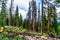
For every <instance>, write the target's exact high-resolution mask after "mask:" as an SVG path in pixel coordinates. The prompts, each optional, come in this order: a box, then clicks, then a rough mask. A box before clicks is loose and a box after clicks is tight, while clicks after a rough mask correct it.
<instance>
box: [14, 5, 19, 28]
mask: <svg viewBox="0 0 60 40" xmlns="http://www.w3.org/2000/svg"><path fill="white" fill-rule="evenodd" d="M15 22H16V27H19V13H18V6H17V7H16V11H15Z"/></svg>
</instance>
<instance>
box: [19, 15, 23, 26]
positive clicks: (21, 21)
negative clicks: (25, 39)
mask: <svg viewBox="0 0 60 40" xmlns="http://www.w3.org/2000/svg"><path fill="white" fill-rule="evenodd" d="M19 26H23V20H22V15H21V14H20V17H19Z"/></svg>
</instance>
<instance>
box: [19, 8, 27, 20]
mask: <svg viewBox="0 0 60 40" xmlns="http://www.w3.org/2000/svg"><path fill="white" fill-rule="evenodd" d="M20 14H21V15H22V17H23V19H24V18H26V14H27V12H26V11H24V10H21V9H19V15H20Z"/></svg>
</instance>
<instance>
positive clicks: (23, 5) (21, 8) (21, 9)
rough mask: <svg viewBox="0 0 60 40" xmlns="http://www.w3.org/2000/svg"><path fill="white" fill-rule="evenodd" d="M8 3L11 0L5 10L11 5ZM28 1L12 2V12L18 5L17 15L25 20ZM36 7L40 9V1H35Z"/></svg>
mask: <svg viewBox="0 0 60 40" xmlns="http://www.w3.org/2000/svg"><path fill="white" fill-rule="evenodd" d="M10 1H11V0H8V2H7V8H9V6H10V4H11V2H10ZM29 1H31V0H14V2H13V7H14V10H15V9H16V6H17V5H18V7H19V14H21V15H22V17H23V18H26V14H27V12H28V8H29ZM36 5H37V8H39V7H40V8H41V0H36ZM58 12H60V7H59V8H57V13H58ZM58 15H59V14H58Z"/></svg>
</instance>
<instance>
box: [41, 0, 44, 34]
mask: <svg viewBox="0 0 60 40" xmlns="http://www.w3.org/2000/svg"><path fill="white" fill-rule="evenodd" d="M43 2H44V0H42V15H41V16H42V18H41V34H42V33H43V29H42V28H43Z"/></svg>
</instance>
